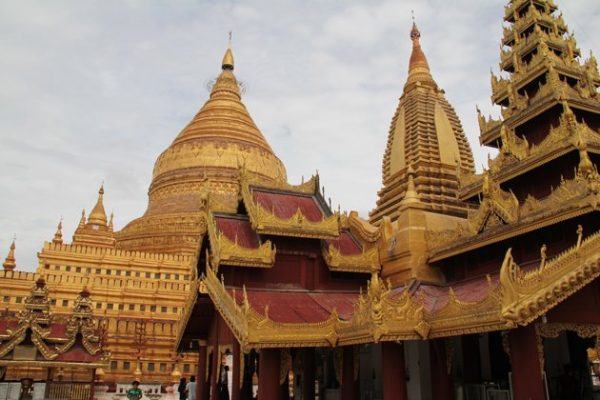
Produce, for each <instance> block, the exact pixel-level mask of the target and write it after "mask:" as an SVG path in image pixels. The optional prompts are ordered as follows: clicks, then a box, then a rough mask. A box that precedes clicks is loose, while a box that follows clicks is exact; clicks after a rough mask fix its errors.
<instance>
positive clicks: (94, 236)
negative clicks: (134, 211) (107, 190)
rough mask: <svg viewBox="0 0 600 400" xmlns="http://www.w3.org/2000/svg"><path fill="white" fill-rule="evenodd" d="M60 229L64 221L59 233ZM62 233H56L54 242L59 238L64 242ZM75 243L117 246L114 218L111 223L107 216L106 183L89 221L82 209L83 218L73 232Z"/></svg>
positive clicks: (102, 186)
mask: <svg viewBox="0 0 600 400" xmlns="http://www.w3.org/2000/svg"><path fill="white" fill-rule="evenodd" d="M60 229H62V222H61V223H60V224H59V230H57V234H58V233H59V232H60ZM60 233H61V235H60V237H57V236H56V235H55V237H54V240H53V242H54V243H57V242H56V241H55V240H57V239H60V243H62V232H60ZM73 244H74V245H89V246H98V247H114V246H115V237H114V232H113V230H112V218H111V224H109V223H108V219H107V218H106V211H105V210H104V184H102V185H101V186H100V190H98V200H97V201H96V205H95V206H94V208H93V209H92V212H91V213H90V215H89V216H88V218H87V221H86V219H85V211H82V213H81V220H80V221H79V225H78V226H77V229H76V230H75V233H74V234H73Z"/></svg>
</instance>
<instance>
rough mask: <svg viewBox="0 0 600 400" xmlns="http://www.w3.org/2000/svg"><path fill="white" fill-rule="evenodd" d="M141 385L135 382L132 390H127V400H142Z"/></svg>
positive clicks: (132, 384)
mask: <svg viewBox="0 0 600 400" xmlns="http://www.w3.org/2000/svg"><path fill="white" fill-rule="evenodd" d="M139 385H140V383H139V382H138V381H133V382H132V383H131V386H132V387H131V388H130V389H129V390H127V400H140V399H141V398H142V390H141V389H140V388H139V387H138V386H139Z"/></svg>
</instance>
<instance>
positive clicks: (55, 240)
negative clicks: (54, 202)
mask: <svg viewBox="0 0 600 400" xmlns="http://www.w3.org/2000/svg"><path fill="white" fill-rule="evenodd" d="M52 243H55V244H62V243H63V238H62V218H61V220H60V221H59V222H58V226H57V227H56V232H55V233H54V238H53V239H52Z"/></svg>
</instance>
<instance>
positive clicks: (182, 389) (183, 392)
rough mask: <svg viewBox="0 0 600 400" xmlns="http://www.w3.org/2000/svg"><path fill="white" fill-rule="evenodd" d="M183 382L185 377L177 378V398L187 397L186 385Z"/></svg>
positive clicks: (184, 399)
mask: <svg viewBox="0 0 600 400" xmlns="http://www.w3.org/2000/svg"><path fill="white" fill-rule="evenodd" d="M186 386H187V385H186V383H185V378H181V379H180V380H179V386H178V387H177V392H178V393H179V400H186V399H187V387H186Z"/></svg>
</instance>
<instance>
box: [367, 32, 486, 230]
mask: <svg viewBox="0 0 600 400" xmlns="http://www.w3.org/2000/svg"><path fill="white" fill-rule="evenodd" d="M410 38H411V40H412V53H411V55H410V61H409V68H408V78H407V80H406V84H405V85H404V91H403V93H402V96H401V97H400V102H399V104H398V108H397V109H396V113H395V115H394V117H393V118H392V123H391V125H390V130H389V133H388V143H387V147H386V150H385V154H384V158H383V186H384V187H383V188H382V189H381V191H380V192H379V199H378V200H377V206H376V208H375V209H374V210H373V211H371V213H370V217H371V218H370V219H371V222H372V223H378V222H379V221H381V220H382V218H383V217H384V216H387V217H390V218H391V220H392V221H393V220H395V219H396V218H397V217H398V215H399V213H400V208H401V207H399V206H403V205H406V204H415V203H420V204H421V205H422V206H423V207H424V208H425V209H427V210H434V211H436V212H441V213H449V214H453V215H458V216H464V215H466V206H465V204H464V203H462V202H460V201H459V200H458V199H457V191H458V175H457V169H458V168H457V167H458V166H459V165H460V166H461V168H460V169H461V171H465V172H467V171H469V172H472V173H474V172H475V171H474V170H475V169H474V167H473V155H472V153H471V148H470V146H469V143H468V141H467V138H466V135H465V133H464V131H463V128H462V126H461V123H460V120H459V118H458V115H456V112H455V111H454V109H453V108H452V106H451V105H450V104H449V103H448V100H446V98H445V96H444V92H443V91H442V90H440V89H439V88H438V86H437V84H436V83H435V81H434V80H433V77H432V76H431V72H430V70H429V64H428V63H427V58H426V57H425V54H424V53H423V50H422V49H421V44H420V38H421V32H420V31H419V28H418V27H417V24H416V23H414V22H413V25H412V29H411V31H410Z"/></svg>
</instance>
